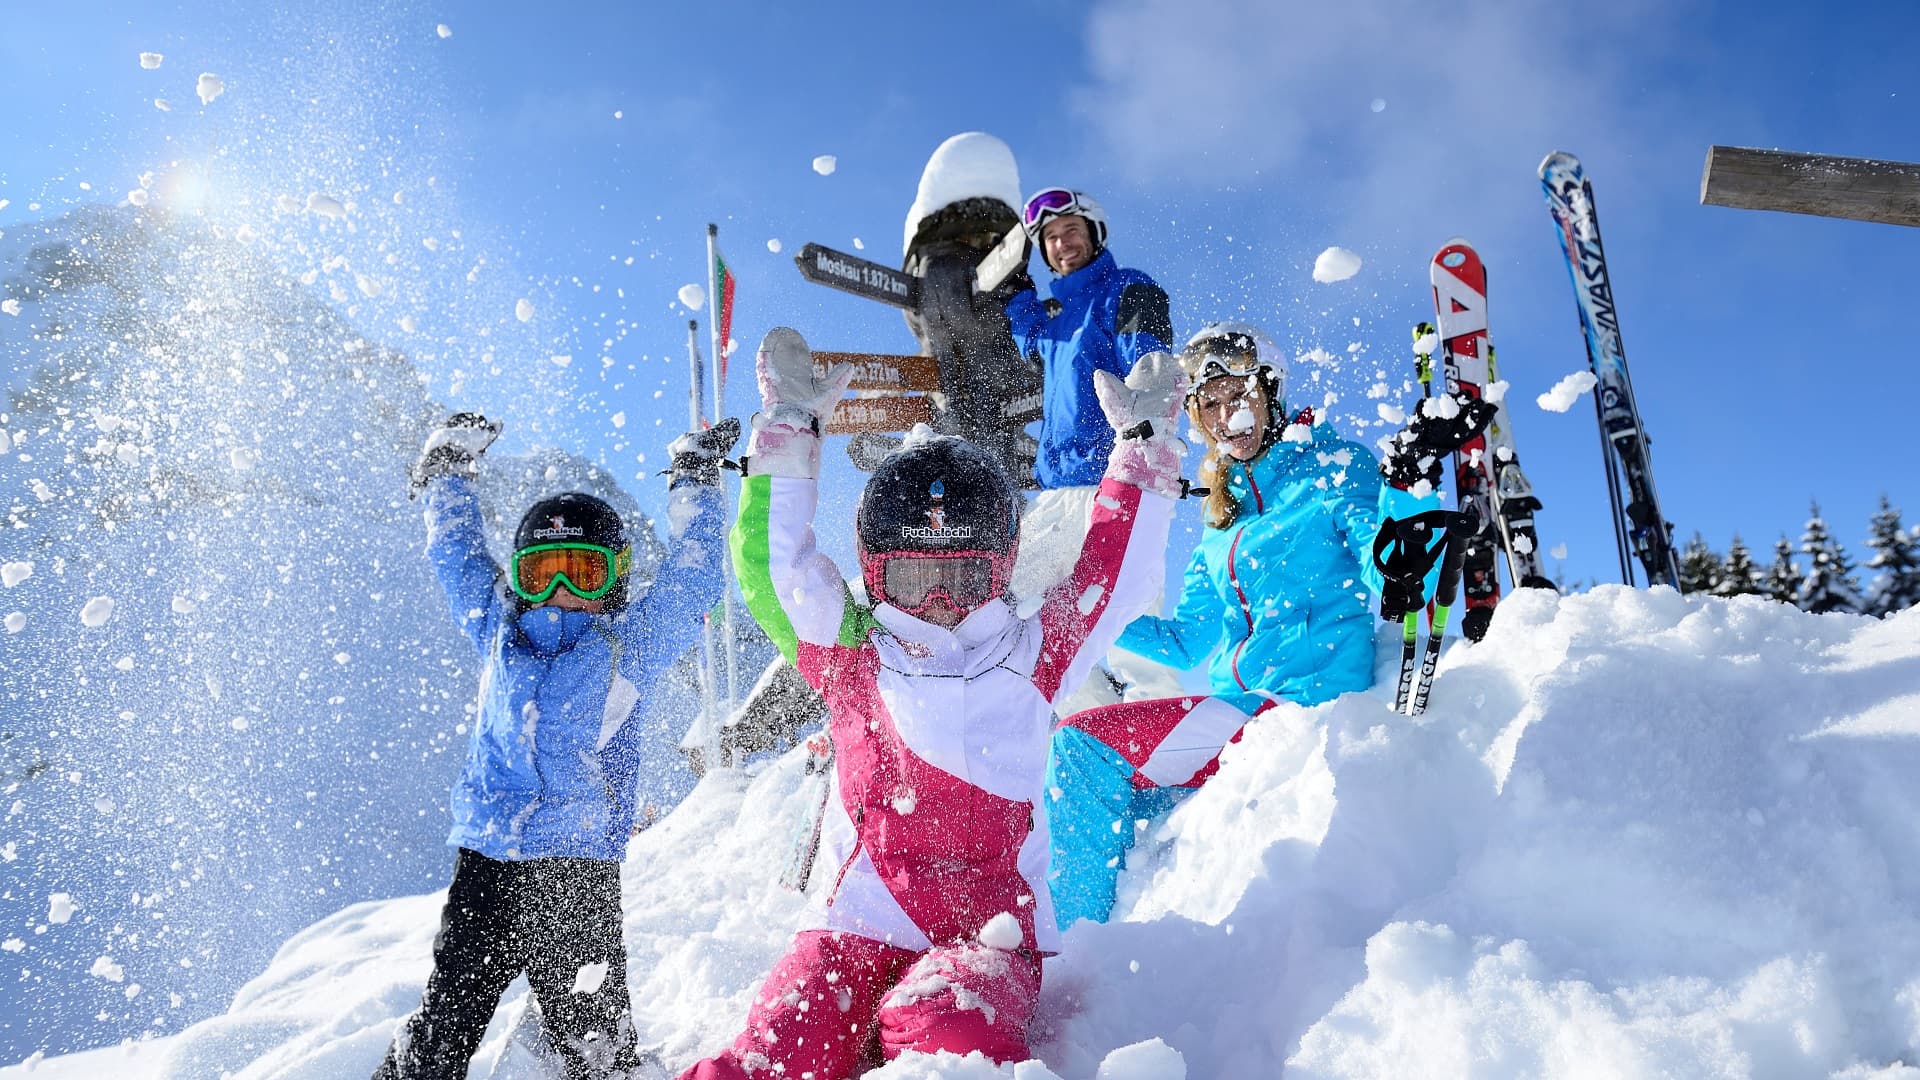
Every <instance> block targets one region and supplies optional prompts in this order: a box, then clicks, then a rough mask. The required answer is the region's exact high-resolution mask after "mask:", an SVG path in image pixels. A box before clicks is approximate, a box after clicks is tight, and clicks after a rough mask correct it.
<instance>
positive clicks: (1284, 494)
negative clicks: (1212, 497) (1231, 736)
mask: <svg viewBox="0 0 1920 1080" xmlns="http://www.w3.org/2000/svg"><path fill="white" fill-rule="evenodd" d="M1283 415H1284V413H1283ZM1309 430H1310V431H1311V432H1312V435H1311V438H1310V440H1309V441H1306V442H1285V441H1283V442H1278V443H1275V444H1274V445H1273V446H1272V447H1271V448H1270V449H1268V450H1267V452H1266V453H1264V454H1262V455H1260V456H1259V457H1257V458H1255V459H1254V460H1253V461H1251V462H1246V463H1235V464H1234V465H1233V466H1232V467H1231V471H1230V474H1229V475H1230V479H1229V480H1228V485H1229V490H1231V491H1232V492H1233V493H1234V495H1235V496H1237V497H1238V498H1239V500H1240V516H1239V519H1238V520H1236V521H1235V522H1234V523H1233V524H1232V525H1230V526H1228V527H1227V528H1225V529H1215V528H1208V529H1206V530H1205V532H1204V534H1203V535H1202V536H1201V538H1200V545H1199V547H1197V548H1196V549H1195V550H1194V553H1193V558H1192V559H1191V561H1189V562H1188V564H1187V571H1186V576H1185V578H1184V580H1183V582H1182V585H1181V592H1180V603H1179V605H1178V607H1177V608H1176V609H1175V611H1174V614H1173V616H1172V617H1171V618H1162V617H1159V616H1155V615H1146V616H1142V617H1140V618H1138V619H1135V620H1134V621H1133V622H1132V623H1129V624H1128V626H1127V629H1126V630H1125V631H1124V632H1122V633H1121V635H1120V640H1119V642H1118V644H1119V645H1120V647H1121V648H1123V649H1126V650H1128V651H1129V652H1133V653H1137V654H1139V655H1141V656H1145V657H1148V658H1149V659H1153V660H1158V661H1160V662H1161V663H1164V664H1167V665H1169V666H1171V667H1175V668H1179V669H1181V670H1186V669H1188V668H1194V667H1198V666H1199V665H1200V664H1201V663H1202V662H1203V661H1206V660H1207V659H1208V657H1209V656H1211V657H1212V663H1211V664H1210V665H1209V666H1208V669H1207V676H1208V680H1209V681H1210V682H1211V684H1212V689H1213V693H1214V694H1215V695H1216V696H1219V697H1223V698H1226V699H1227V700H1228V701H1230V702H1231V703H1233V704H1234V706H1235V707H1236V708H1238V709H1240V710H1241V711H1242V712H1246V713H1252V712H1254V711H1255V710H1257V709H1259V708H1260V707H1261V706H1262V705H1263V704H1265V703H1266V702H1267V701H1268V700H1272V699H1282V700H1286V701H1293V702H1297V703H1299V704H1302V705H1315V704H1318V703H1320V702H1323V701H1330V700H1332V699H1333V698H1336V697H1338V696H1340V695H1341V694H1344V693H1347V692H1349V691H1354V690H1365V689H1367V688H1368V687H1369V686H1371V685H1372V684H1373V635H1374V628H1375V626H1376V625H1378V623H1379V619H1380V612H1379V599H1378V597H1379V588H1380V575H1379V573H1378V572H1377V571H1376V570H1374V568H1373V539H1374V535H1375V534H1376V533H1378V532H1379V529H1380V521H1381V519H1382V518H1383V516H1386V515H1391V516H1394V517H1405V516H1407V515H1410V514H1415V513H1419V512H1420V511H1423V510H1434V509H1438V508H1439V505H1440V503H1439V499H1438V498H1437V497H1435V496H1432V495H1429V496H1425V497H1415V496H1413V495H1411V494H1409V493H1407V492H1405V491H1401V490H1398V489H1396V488H1393V487H1391V486H1389V485H1387V484H1385V483H1383V482H1382V481H1381V479H1380V470H1379V463H1378V460H1377V459H1376V458H1375V457H1374V456H1373V454H1372V453H1370V452H1368V451H1367V450H1366V449H1365V448H1364V447H1362V446H1360V445H1359V444H1358V443H1354V442H1349V441H1347V440H1345V439H1342V438H1340V436H1339V435H1337V434H1336V433H1334V431H1333V430H1332V429H1331V428H1330V427H1328V426H1327V425H1325V424H1315V425H1313V426H1312V427H1311V428H1310V429H1309Z"/></svg>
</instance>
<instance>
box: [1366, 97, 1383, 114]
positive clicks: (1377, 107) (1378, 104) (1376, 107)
mask: <svg viewBox="0 0 1920 1080" xmlns="http://www.w3.org/2000/svg"><path fill="white" fill-rule="evenodd" d="M1367 108H1369V109H1372V110H1373V111H1374V112H1377V113H1383V112H1386V111H1387V99H1386V98H1383V97H1377V98H1374V99H1373V100H1372V101H1371V102H1369V103H1368V105H1367Z"/></svg>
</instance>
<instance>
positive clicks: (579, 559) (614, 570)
mask: <svg viewBox="0 0 1920 1080" xmlns="http://www.w3.org/2000/svg"><path fill="white" fill-rule="evenodd" d="M631 558H632V553H631V549H623V550H620V551H615V550H613V549H612V548H609V547H602V546H600V545H599V544H579V543H573V544H535V545H534V546H532V547H527V548H521V549H520V550H519V551H516V552H514V553H513V573H512V579H513V591H514V592H515V593H517V594H519V596H520V598H521V599H522V600H525V601H527V602H528V603H530V604H539V603H543V602H545V601H546V600H547V599H549V598H550V597H552V596H553V591H554V590H555V589H558V588H559V587H560V586H562V585H565V586H566V587H567V591H568V592H571V593H572V594H574V595H575V596H578V597H580V598H581V599H582V600H598V599H600V598H601V597H603V596H605V595H607V594H608V593H610V592H612V591H613V587H614V586H615V585H618V584H619V583H620V578H621V576H622V575H624V574H625V573H626V572H627V565H628V562H629V561H630V560H631Z"/></svg>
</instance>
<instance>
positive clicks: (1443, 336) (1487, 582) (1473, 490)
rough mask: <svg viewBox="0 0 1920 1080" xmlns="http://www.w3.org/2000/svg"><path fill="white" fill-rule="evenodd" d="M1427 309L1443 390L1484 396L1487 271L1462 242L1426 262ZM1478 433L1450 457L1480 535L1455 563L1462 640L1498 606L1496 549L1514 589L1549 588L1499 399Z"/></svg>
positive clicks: (1488, 346) (1460, 497)
mask: <svg viewBox="0 0 1920 1080" xmlns="http://www.w3.org/2000/svg"><path fill="white" fill-rule="evenodd" d="M1429 277H1430V279H1431V281H1432V283H1433V308H1434V314H1435V315H1436V316H1437V320H1436V321H1437V322H1438V323H1439V334H1440V353H1441V367H1442V370H1443V372H1444V373H1445V377H1446V389H1447V392H1448V393H1450V394H1458V395H1460V396H1461V397H1463V398H1468V399H1488V394H1489V392H1490V391H1491V389H1492V387H1493V386H1494V383H1495V382H1496V381H1497V380H1498V378H1499V375H1498V373H1497V372H1496V370H1495V368H1494V359H1493V343H1492V340H1491V339H1490V338H1489V337H1488V335H1487V268H1486V265H1485V264H1484V263H1482V262H1481V261H1480V254H1479V252H1476V251H1475V250H1473V245H1472V244H1469V243H1467V242H1466V241H1465V240H1461V239H1457V238H1456V239H1453V240H1449V241H1447V243H1446V246H1444V247H1442V248H1441V249H1440V250H1439V252H1438V253H1436V254H1435V255H1434V257H1433V263H1432V265H1431V266H1430V267H1429ZM1488 400H1493V403H1494V405H1495V406H1496V408H1497V410H1498V411H1497V412H1495V414H1494V418H1493V423H1492V424H1491V425H1489V426H1488V428H1487V430H1486V433H1485V434H1484V435H1476V436H1474V437H1473V438H1472V439H1471V440H1469V441H1468V442H1467V443H1466V444H1465V445H1463V446H1461V447H1460V452H1459V454H1458V456H1457V457H1456V458H1455V459H1454V484H1455V491H1454V494H1455V499H1456V502H1457V504H1458V505H1459V507H1460V508H1461V509H1466V508H1467V507H1469V506H1471V507H1473V509H1474V510H1475V511H1476V512H1477V513H1478V514H1479V516H1480V521H1481V522H1482V523H1483V524H1482V525H1481V528H1480V531H1479V532H1478V533H1477V534H1475V535H1474V536H1472V537H1470V538H1469V539H1468V541H1467V546H1466V554H1465V557H1464V559H1463V560H1462V566H1461V589H1462V592H1464V593H1465V598H1466V614H1465V615H1464V616H1463V617H1462V618H1461V620H1460V630H1461V633H1463V634H1465V635H1466V636H1467V639H1468V640H1470V641H1478V640H1480V639H1481V638H1482V637H1484V636H1485V635H1486V632H1487V624H1488V623H1489V622H1490V621H1491V620H1492V619H1493V609H1494V607H1495V605H1497V604H1498V603H1499V602H1500V579H1499V575H1498V573H1497V571H1496V568H1495V567H1496V563H1497V562H1498V558H1499V554H1498V553H1499V549H1502V548H1504V549H1505V551H1506V554H1507V572H1508V574H1509V576H1510V578H1511V579H1512V582H1513V584H1514V585H1515V586H1516V587H1519V588H1549V589H1550V588H1553V582H1552V581H1550V580H1549V579H1548V578H1547V576H1546V574H1545V573H1543V572H1542V569H1541V564H1540V550H1539V547H1540V544H1539V538H1538V536H1537V535H1536V534H1535V532H1534V526H1533V515H1534V512H1535V511H1537V510H1539V509H1540V500H1539V499H1537V498H1535V497H1534V494H1533V485H1532V484H1530V483H1528V481H1527V477H1526V474H1525V473H1523V472H1521V471H1520V458H1519V455H1518V454H1516V453H1515V452H1514V448H1513V425H1512V423H1511V422H1510V419H1509V417H1508V414H1507V406H1506V402H1505V400H1504V399H1502V398H1500V397H1499V396H1498V395H1496V396H1495V398H1494V399H1488Z"/></svg>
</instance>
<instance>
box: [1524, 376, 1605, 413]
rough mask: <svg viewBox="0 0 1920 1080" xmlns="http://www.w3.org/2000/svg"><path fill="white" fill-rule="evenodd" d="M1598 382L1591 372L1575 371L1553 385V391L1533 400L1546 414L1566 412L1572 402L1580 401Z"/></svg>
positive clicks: (1571, 406)
mask: <svg viewBox="0 0 1920 1080" xmlns="http://www.w3.org/2000/svg"><path fill="white" fill-rule="evenodd" d="M1599 381H1600V380H1599V379H1596V378H1594V376H1593V372H1591V371H1576V372H1574V373H1573V374H1571V375H1569V376H1567V377H1566V378H1564V379H1561V380H1560V381H1559V382H1557V383H1554V384H1553V389H1551V390H1549V391H1547V392H1546V393H1544V394H1541V395H1540V396H1539V397H1537V398H1535V399H1534V400H1535V401H1536V402H1538V403H1539V405H1540V407H1541V408H1543V409H1545V410H1547V411H1548V412H1566V411H1567V410H1568V409H1571V408H1573V403H1574V402H1576V401H1578V400H1580V395H1582V394H1584V393H1586V392H1587V391H1589V390H1591V389H1593V384H1595V383H1597V382H1599Z"/></svg>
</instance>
